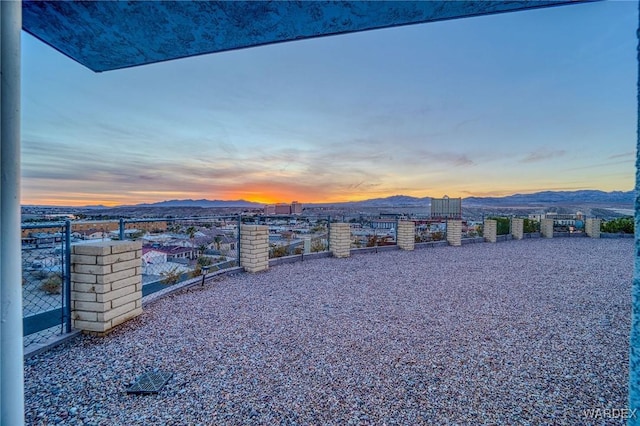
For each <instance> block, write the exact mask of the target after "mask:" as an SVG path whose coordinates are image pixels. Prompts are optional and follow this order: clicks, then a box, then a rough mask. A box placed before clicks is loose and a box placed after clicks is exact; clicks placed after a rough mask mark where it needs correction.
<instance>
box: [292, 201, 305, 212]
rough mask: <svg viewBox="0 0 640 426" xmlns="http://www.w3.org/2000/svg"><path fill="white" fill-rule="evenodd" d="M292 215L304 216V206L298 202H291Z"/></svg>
mask: <svg viewBox="0 0 640 426" xmlns="http://www.w3.org/2000/svg"><path fill="white" fill-rule="evenodd" d="M291 214H302V204H300V203H299V202H297V201H292V202H291Z"/></svg>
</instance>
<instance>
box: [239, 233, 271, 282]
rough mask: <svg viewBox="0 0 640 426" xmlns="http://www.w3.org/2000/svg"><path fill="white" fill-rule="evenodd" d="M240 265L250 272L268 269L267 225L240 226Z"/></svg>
mask: <svg viewBox="0 0 640 426" xmlns="http://www.w3.org/2000/svg"><path fill="white" fill-rule="evenodd" d="M240 265H241V266H242V267H243V268H244V270H245V271H247V272H251V273H255V272H260V271H266V270H267V269H269V227H268V226H265V225H242V226H240Z"/></svg>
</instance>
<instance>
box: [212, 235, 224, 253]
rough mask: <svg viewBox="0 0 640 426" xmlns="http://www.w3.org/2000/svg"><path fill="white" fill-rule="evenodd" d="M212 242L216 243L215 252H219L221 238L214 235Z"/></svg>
mask: <svg viewBox="0 0 640 426" xmlns="http://www.w3.org/2000/svg"><path fill="white" fill-rule="evenodd" d="M213 242H214V243H216V250H218V251H220V243H222V237H221V236H220V235H216V236H215V237H214V238H213Z"/></svg>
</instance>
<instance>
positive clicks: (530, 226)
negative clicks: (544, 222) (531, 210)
mask: <svg viewBox="0 0 640 426" xmlns="http://www.w3.org/2000/svg"><path fill="white" fill-rule="evenodd" d="M522 232H524V233H525V234H532V233H534V232H540V222H538V221H536V220H532V219H525V220H524V224H523V225H522Z"/></svg>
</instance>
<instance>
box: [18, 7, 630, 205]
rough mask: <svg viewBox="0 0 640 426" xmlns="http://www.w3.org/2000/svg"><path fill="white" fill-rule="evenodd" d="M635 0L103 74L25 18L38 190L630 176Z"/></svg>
mask: <svg viewBox="0 0 640 426" xmlns="http://www.w3.org/2000/svg"><path fill="white" fill-rule="evenodd" d="M637 25H638V4H637V2H635V1H619V2H596V3H587V4H580V5H572V6H563V7H553V8H548V9H538V10H531V11H523V12H515V13H507V14H501V15H493V16H483V17H474V18H466V19H459V20H453V21H445V22H437V23H430V24H422V25H413V26H407V27H400V28H392V29H384V30H376V31H368V32H362V33H357V34H350V35H342V36H334V37H324V38H318V39H313V40H304V41H296V42H289V43H282V44H276V45H269V46H264V47H257V48H251V49H244V50H238V51H232V52H226V53H220V54H214V55H205V56H199V57H195V58H189V59H182V60H176V61H169V62H164V63H159V64H153V65H147V66H142V67H137V68H130V69H124V70H118V71H110V72H105V73H101V74H97V73H93V72H92V71H90V70H88V69H86V68H84V67H83V66H81V65H79V64H77V63H75V62H74V61H72V60H71V59H69V58H67V57H65V56H63V55H62V54H60V53H58V52H57V51H54V50H53V49H52V48H50V47H48V46H46V45H45V44H43V43H41V42H39V41H37V40H36V39H34V38H33V37H31V36H29V35H28V34H26V33H23V37H22V43H23V44H22V48H23V63H22V73H23V80H22V108H23V115H22V123H23V124H22V175H23V181H22V202H23V204H56V205H88V204H104V205H119V204H137V203H143V202H154V201H162V200H169V199H183V198H193V199H200V198H207V199H227V200H231V199H245V200H249V201H257V202H263V203H272V202H290V201H291V200H298V201H300V202H328V201H347V200H362V199H368V198H377V197H385V196H389V195H396V194H403V195H411V196H416V197H425V196H434V197H439V196H442V195H444V194H447V195H449V196H455V197H457V196H461V197H466V196H472V195H473V196H489V195H491V196H501V195H509V194H513V193H528V192H536V191H542V190H577V189H600V190H605V191H612V190H625V191H626V190H630V189H632V188H633V186H634V173H635V169H634V162H635V143H636V120H637V103H636V95H637V89H636V81H637V68H638V67H637V62H636V53H637V51H636V45H637V39H636V28H637Z"/></svg>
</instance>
